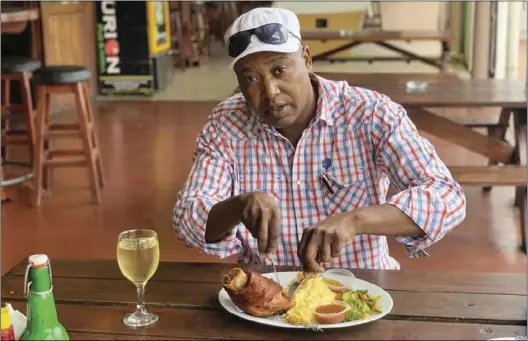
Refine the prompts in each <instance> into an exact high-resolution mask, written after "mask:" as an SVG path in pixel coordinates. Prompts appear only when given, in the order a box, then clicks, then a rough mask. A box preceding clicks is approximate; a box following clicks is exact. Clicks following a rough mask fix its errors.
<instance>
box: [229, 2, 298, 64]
mask: <svg viewBox="0 0 528 341" xmlns="http://www.w3.org/2000/svg"><path fill="white" fill-rule="evenodd" d="M271 23H274V24H281V25H283V26H284V27H285V28H286V29H288V31H289V32H288V40H287V41H286V42H285V43H284V44H280V45H276V44H266V43H263V42H262V41H260V40H259V39H258V38H257V36H256V35H255V34H252V35H251V41H250V43H249V45H248V47H247V48H246V50H245V51H244V52H242V53H241V54H239V55H238V56H236V57H235V58H232V59H231V64H230V65H229V67H230V68H232V67H233V66H234V65H235V63H236V62H237V61H238V60H239V59H241V58H244V57H245V56H247V55H250V54H253V53H257V52H264V51H267V52H268V51H269V52H281V53H292V52H295V51H298V50H299V48H300V47H301V25H300V24H299V19H297V16H296V15H295V13H293V12H292V11H290V10H287V9H283V8H273V7H259V8H255V9H252V10H251V11H249V12H247V13H244V14H242V15H241V16H239V17H238V18H237V19H236V20H235V21H234V22H233V25H231V28H230V29H229V31H228V32H229V34H228V35H227V36H228V39H227V42H228V44H229V38H230V37H231V36H233V35H234V34H236V33H238V32H242V31H247V30H251V29H255V28H257V27H260V26H263V25H266V24H271Z"/></svg>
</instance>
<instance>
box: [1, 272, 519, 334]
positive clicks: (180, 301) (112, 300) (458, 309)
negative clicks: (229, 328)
mask: <svg viewBox="0 0 528 341" xmlns="http://www.w3.org/2000/svg"><path fill="white" fill-rule="evenodd" d="M23 283H24V282H23V278H22V277H20V276H17V277H14V276H10V277H7V278H4V280H3V281H2V297H3V298H4V299H6V300H8V301H21V300H25V297H24V293H23V288H24V285H23ZM53 285H54V293H55V299H56V301H57V302H60V303H82V304H98V305H131V306H132V305H134V304H135V302H136V291H135V290H134V286H133V285H132V284H131V283H130V282H129V281H128V280H125V279H121V280H119V279H116V280H108V279H86V278H84V279H79V278H60V277H59V278H57V277H55V278H54V279H53ZM220 289H221V284H220V283H217V284H213V283H188V282H151V283H148V285H147V294H146V300H147V302H148V303H149V305H152V306H158V307H166V308H188V307H192V308H199V309H208V310H210V309H212V310H220V311H222V310H223V308H222V307H221V305H220V303H219V302H218V299H217V297H218V292H219V290H220ZM389 294H390V295H391V296H392V298H393V300H394V308H393V310H392V311H391V313H390V315H391V316H392V317H393V318H402V317H419V318H420V319H421V320H424V321H435V320H438V319H442V320H445V321H450V322H460V321H459V320H464V321H465V322H471V323H496V324H499V323H507V324H524V325H526V297H525V296H521V295H489V294H460V293H430V292H413V291H393V290H389Z"/></svg>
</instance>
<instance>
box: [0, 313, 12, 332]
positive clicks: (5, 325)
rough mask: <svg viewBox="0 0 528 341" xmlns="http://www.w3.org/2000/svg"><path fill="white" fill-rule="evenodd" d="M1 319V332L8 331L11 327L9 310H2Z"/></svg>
mask: <svg viewBox="0 0 528 341" xmlns="http://www.w3.org/2000/svg"><path fill="white" fill-rule="evenodd" d="M1 318H2V322H1V325H2V326H1V327H2V330H3V329H9V327H10V326H11V316H10V315H9V310H7V308H2V316H1Z"/></svg>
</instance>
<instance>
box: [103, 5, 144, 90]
mask: <svg viewBox="0 0 528 341" xmlns="http://www.w3.org/2000/svg"><path fill="white" fill-rule="evenodd" d="M95 6H96V39H97V41H96V43H97V76H98V83H99V93H100V94H102V95H113V94H144V95H150V94H152V92H153V88H154V75H153V71H152V62H151V59H150V54H149V37H148V22H147V15H146V7H147V2H146V1H96V2H95Z"/></svg>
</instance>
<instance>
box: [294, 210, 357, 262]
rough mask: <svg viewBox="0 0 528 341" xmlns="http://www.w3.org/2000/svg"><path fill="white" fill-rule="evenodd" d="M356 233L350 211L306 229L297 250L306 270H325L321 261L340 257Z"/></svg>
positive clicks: (329, 260)
mask: <svg viewBox="0 0 528 341" xmlns="http://www.w3.org/2000/svg"><path fill="white" fill-rule="evenodd" d="M356 233H357V230H356V226H355V224H354V221H353V219H351V216H350V214H349V213H342V214H338V215H335V216H333V217H330V218H328V219H326V220H323V221H321V222H319V223H318V224H316V225H313V226H310V227H308V228H307V229H305V230H304V232H303V236H302V239H301V243H300V244H299V249H298V251H297V256H298V257H299V259H300V261H301V263H302V264H303V268H304V271H307V272H322V271H324V268H323V267H322V266H321V263H329V262H331V261H332V259H333V258H337V257H339V256H340V255H341V250H342V249H343V247H344V246H345V244H347V243H350V242H351V241H352V240H353V239H354V237H355V236H356Z"/></svg>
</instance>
